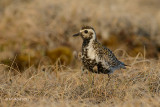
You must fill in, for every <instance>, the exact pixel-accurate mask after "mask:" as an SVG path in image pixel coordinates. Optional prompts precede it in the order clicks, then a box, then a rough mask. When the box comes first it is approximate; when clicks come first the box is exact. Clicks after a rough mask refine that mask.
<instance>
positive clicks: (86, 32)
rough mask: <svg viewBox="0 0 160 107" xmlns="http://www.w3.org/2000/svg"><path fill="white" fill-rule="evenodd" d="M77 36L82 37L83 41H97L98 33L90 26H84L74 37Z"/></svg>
mask: <svg viewBox="0 0 160 107" xmlns="http://www.w3.org/2000/svg"><path fill="white" fill-rule="evenodd" d="M73 36H74V37H75V36H81V37H82V39H83V40H86V39H88V40H95V39H96V33H95V30H94V29H93V28H92V27H90V26H84V27H82V29H81V30H80V32H78V33H76V34H74V35H73Z"/></svg>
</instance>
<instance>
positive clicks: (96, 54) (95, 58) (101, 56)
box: [74, 26, 126, 74]
mask: <svg viewBox="0 0 160 107" xmlns="http://www.w3.org/2000/svg"><path fill="white" fill-rule="evenodd" d="M74 36H81V37H82V39H83V44H82V64H83V66H84V68H86V69H87V70H89V71H91V72H94V73H104V74H110V73H113V72H114V71H115V70H116V69H120V68H125V66H126V65H125V64H124V63H123V62H121V61H119V60H118V59H117V58H116V56H115V55H114V53H113V52H112V51H111V50H109V49H108V48H106V47H104V46H103V45H102V44H100V43H99V42H98V41H97V39H96V33H95V30H94V29H93V28H92V27H90V26H85V27H82V29H81V30H80V32H79V33H77V34H75V35H74ZM95 66H96V67H95ZM95 68H96V69H97V70H95Z"/></svg>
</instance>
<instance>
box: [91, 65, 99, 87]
mask: <svg viewBox="0 0 160 107" xmlns="http://www.w3.org/2000/svg"><path fill="white" fill-rule="evenodd" d="M93 72H98V67H97V65H95V66H94V67H93ZM92 85H94V75H93V74H92Z"/></svg>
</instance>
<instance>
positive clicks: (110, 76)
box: [106, 74, 111, 86]
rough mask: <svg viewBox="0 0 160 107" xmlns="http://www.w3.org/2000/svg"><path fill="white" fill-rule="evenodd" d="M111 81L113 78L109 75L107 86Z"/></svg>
mask: <svg viewBox="0 0 160 107" xmlns="http://www.w3.org/2000/svg"><path fill="white" fill-rule="evenodd" d="M110 80H111V76H110V74H108V82H107V84H106V86H107V85H108V83H109V82H110Z"/></svg>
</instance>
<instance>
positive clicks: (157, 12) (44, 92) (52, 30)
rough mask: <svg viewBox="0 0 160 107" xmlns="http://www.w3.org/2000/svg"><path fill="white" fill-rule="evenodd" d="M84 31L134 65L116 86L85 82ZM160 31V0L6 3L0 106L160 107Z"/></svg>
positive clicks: (2, 1)
mask: <svg viewBox="0 0 160 107" xmlns="http://www.w3.org/2000/svg"><path fill="white" fill-rule="evenodd" d="M83 25H90V26H92V27H94V28H95V30H96V33H97V38H98V40H99V41H100V42H101V43H102V44H103V45H105V46H107V47H108V48H110V49H111V50H113V51H114V53H115V54H116V56H117V57H118V58H119V59H120V60H121V61H123V62H125V63H126V64H127V65H130V67H129V68H127V69H126V70H124V71H121V70H120V71H117V72H115V73H114V74H113V75H111V80H110V82H108V78H107V76H106V75H101V74H100V75H97V74H93V75H94V76H95V85H94V86H92V85H91V82H90V75H87V74H84V75H83V76H82V75H81V70H80V66H81V63H80V60H76V58H75V56H76V55H77V53H78V52H80V51H81V44H82V40H81V38H73V37H72V35H73V34H74V33H77V32H78V31H79V30H80V28H81V27H82V26H83ZM159 29H160V0H79V1H78V0H0V74H1V75H0V106H2V107H5V106H6V107H8V106H22V105H23V106H37V105H39V106H46V105H47V106H57V107H66V106H68V107H69V106H72V107H73V106H77V105H79V106H81V107H86V106H87V107H88V106H95V107H97V106H104V107H106V105H107V106H110V107H113V106H117V107H122V106H123V107H133V106H139V107H150V106H153V107H156V106H157V107H159V105H160V85H159V84H160V72H159V69H160V66H159V65H160V61H159V60H157V59H159V56H160V30H159ZM76 51H77V52H76ZM155 59H156V60H155ZM42 71H43V72H42ZM21 72H23V73H21ZM7 98H27V99H28V100H29V101H17V100H11V101H8V100H6V99H7Z"/></svg>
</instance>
